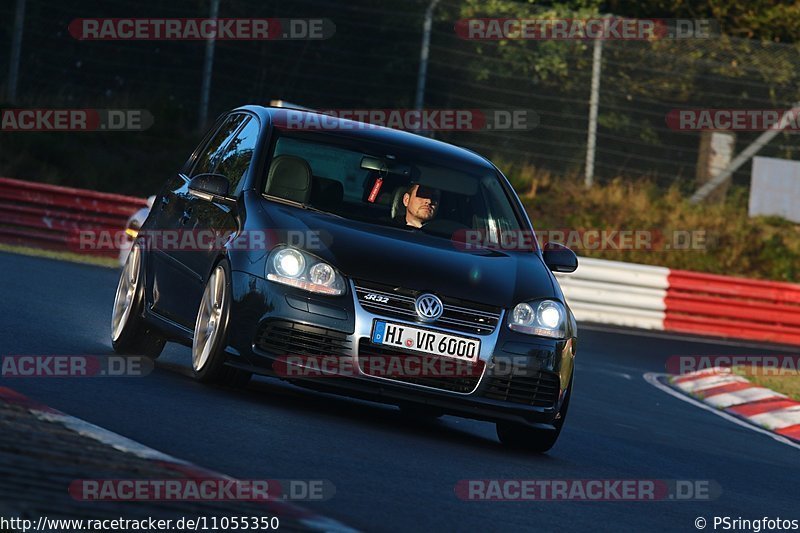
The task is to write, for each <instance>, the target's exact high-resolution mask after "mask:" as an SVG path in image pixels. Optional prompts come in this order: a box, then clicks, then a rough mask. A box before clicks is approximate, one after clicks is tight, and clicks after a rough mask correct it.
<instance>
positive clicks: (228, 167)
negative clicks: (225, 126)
mask: <svg viewBox="0 0 800 533" xmlns="http://www.w3.org/2000/svg"><path fill="white" fill-rule="evenodd" d="M258 133H259V127H258V121H257V120H255V119H253V118H248V119H247V122H246V123H245V124H244V126H243V127H242V128H241V129H240V130H239V133H237V134H236V136H235V137H234V138H233V139H232V140H231V141H230V142H229V143H228V144H227V146H225V149H224V151H223V152H222V155H221V156H220V158H219V164H218V165H217V168H216V170H215V171H214V172H216V173H217V174H222V175H223V176H226V177H227V178H228V180H229V181H230V182H231V186H230V191H231V194H232V195H236V194H237V193H238V192H239V191H241V188H242V178H244V175H245V174H246V173H247V169H248V168H250V162H251V161H252V159H253V152H254V151H255V149H256V143H257V142H258Z"/></svg>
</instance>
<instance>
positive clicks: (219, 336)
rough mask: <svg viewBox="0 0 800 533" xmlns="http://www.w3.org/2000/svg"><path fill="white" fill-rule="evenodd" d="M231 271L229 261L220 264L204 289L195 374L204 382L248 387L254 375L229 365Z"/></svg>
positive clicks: (197, 322)
mask: <svg viewBox="0 0 800 533" xmlns="http://www.w3.org/2000/svg"><path fill="white" fill-rule="evenodd" d="M230 272H231V271H230V267H229V266H228V263H227V262H226V261H225V260H222V261H220V262H219V263H217V265H216V266H215V267H214V270H213V271H212V272H211V276H209V278H208V282H207V283H206V288H205V290H204V291H203V298H202V300H201V301H200V308H199V309H198V310H197V319H196V320H195V326H194V336H193V338H192V375H193V376H194V378H195V379H196V380H197V381H200V382H201V383H221V384H224V385H228V386H232V387H244V386H245V385H247V382H248V381H250V377H251V376H252V374H251V373H250V372H246V371H244V370H239V369H238V368H233V367H230V366H226V365H225V360H226V359H227V356H226V355H225V348H226V346H227V344H228V343H227V338H228V323H229V320H230V314H231V275H230Z"/></svg>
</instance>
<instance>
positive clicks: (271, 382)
mask: <svg viewBox="0 0 800 533" xmlns="http://www.w3.org/2000/svg"><path fill="white" fill-rule="evenodd" d="M161 370H166V371H168V372H169V373H171V374H173V375H176V376H178V375H179V376H180V377H181V378H182V380H183V379H185V380H191V382H192V383H194V384H196V385H197V386H199V387H204V388H207V389H208V391H209V393H210V394H214V395H216V394H220V395H225V396H228V397H232V396H234V397H236V399H237V400H238V401H243V402H247V403H249V404H251V405H269V407H270V408H272V409H278V410H282V411H284V412H287V413H291V412H302V413H304V414H313V415H314V416H316V417H319V416H326V417H328V418H330V419H338V420H340V421H342V422H344V423H347V424H356V425H359V426H363V427H364V428H365V429H380V430H385V431H389V432H401V433H403V434H404V435H413V436H415V437H418V438H421V439H425V440H431V441H440V442H442V441H444V442H447V443H449V444H453V445H459V446H469V447H471V448H473V449H480V450H484V451H487V452H492V453H502V454H503V456H504V457H506V458H509V457H514V456H516V457H518V458H527V459H531V458H535V459H538V460H543V461H554V460H556V459H555V458H552V457H550V456H548V455H543V454H536V453H527V452H524V451H516V450H509V449H508V448H506V447H505V446H503V445H502V444H501V443H500V442H499V441H498V440H497V439H496V437H494V429H493V427H492V430H491V433H492V435H493V438H487V437H485V436H482V435H479V434H476V433H475V432H474V431H470V430H469V429H461V428H458V427H455V426H454V424H453V421H457V420H468V419H461V418H458V417H448V416H445V417H444V418H441V419H430V418H420V417H416V418H415V417H412V416H409V415H407V414H405V413H403V412H401V411H400V409H399V408H398V407H396V406H394V405H391V404H383V403H379V402H372V401H369V400H363V399H360V398H353V397H349V396H340V395H338V394H335V393H327V392H320V391H317V390H313V389H308V388H305V387H300V386H298V385H294V384H292V383H288V382H285V381H282V380H279V379H278V378H273V377H266V376H254V378H253V379H252V380H251V381H250V383H248V385H247V386H246V387H245V388H238V389H237V388H231V387H225V386H221V385H211V386H209V385H202V384H200V383H197V382H195V381H194V380H193V378H192V372H191V369H190V368H189V367H188V366H186V365H184V364H180V363H178V362H175V361H160V360H159V361H157V362H156V371H161ZM287 400H291V401H287ZM468 422H469V423H470V425H472V424H473V423H476V422H477V423H482V424H486V425H487V427H491V423H490V422H480V421H472V420H468ZM473 427H474V426H473Z"/></svg>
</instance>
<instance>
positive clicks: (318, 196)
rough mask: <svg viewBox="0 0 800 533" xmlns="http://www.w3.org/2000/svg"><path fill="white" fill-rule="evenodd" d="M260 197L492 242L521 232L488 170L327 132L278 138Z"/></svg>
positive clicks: (343, 214) (514, 216) (492, 172)
mask: <svg viewBox="0 0 800 533" xmlns="http://www.w3.org/2000/svg"><path fill="white" fill-rule="evenodd" d="M271 161H272V163H271V165H270V168H269V171H268V172H269V174H268V177H267V180H266V184H265V189H264V191H262V192H263V193H264V194H266V195H268V196H271V197H275V198H281V199H284V200H291V201H294V202H297V203H300V204H303V205H304V206H307V207H310V208H313V209H316V210H320V211H323V212H326V213H330V214H334V215H337V216H340V217H344V218H347V219H351V220H358V221H362V222H367V223H371V224H378V225H389V226H395V227H402V228H408V229H411V230H413V229H419V230H421V231H424V232H426V233H429V234H433V235H437V236H441V237H446V238H453V237H454V236H458V235H463V234H464V233H465V232H470V233H472V234H477V235H480V241H483V242H486V243H487V244H491V243H493V242H498V239H499V235H502V234H503V232H506V231H508V232H517V231H519V230H521V229H522V226H521V225H520V222H519V220H518V219H517V216H516V214H515V211H514V209H513V208H512V205H511V203H510V200H509V198H508V196H507V195H506V192H505V190H504V188H503V187H502V185H501V184H500V181H499V176H498V175H497V173H496V172H495V171H494V170H493V169H487V168H481V167H471V168H469V169H464V168H459V169H455V168H451V167H448V166H443V165H441V164H436V163H435V162H429V161H426V160H424V159H422V158H409V157H405V156H403V155H400V154H397V153H396V152H393V147H391V146H385V147H383V146H380V145H379V146H377V147H376V146H375V145H372V146H371V147H370V148H368V149H366V148H364V147H363V146H357V145H356V144H355V142H353V141H348V140H346V139H341V138H336V139H334V138H328V137H326V136H322V135H317V136H304V137H302V138H301V137H290V136H286V135H281V136H279V137H278V139H277V141H276V142H275V144H274V148H273V153H272V159H271Z"/></svg>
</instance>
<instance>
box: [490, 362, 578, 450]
mask: <svg viewBox="0 0 800 533" xmlns="http://www.w3.org/2000/svg"><path fill="white" fill-rule="evenodd" d="M571 396H572V378H570V381H569V388H568V389H567V397H566V398H564V402H563V403H562V404H561V409H560V410H559V413H558V414H559V416H558V418H557V419H556V420H555V422H554V423H553V426H554V427H555V429H539V428H533V427H530V426H525V425H523V424H515V423H513V422H498V423H497V438H499V439H500V442H502V443H503V444H504V445H505V446H508V447H509V448H513V449H516V450H524V451H529V452H535V453H545V452H547V451H549V450H550V449H551V448H552V447H553V446H554V445H555V443H556V441H557V440H558V436H559V435H561V429H562V428H563V427H564V421H565V420H566V418H567V411H568V410H569V399H570V397H571Z"/></svg>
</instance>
